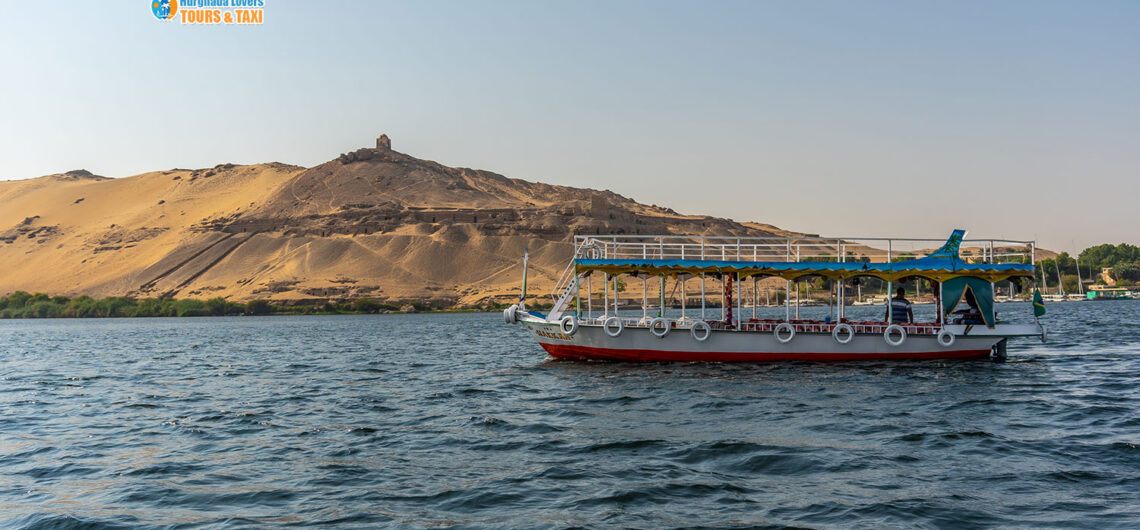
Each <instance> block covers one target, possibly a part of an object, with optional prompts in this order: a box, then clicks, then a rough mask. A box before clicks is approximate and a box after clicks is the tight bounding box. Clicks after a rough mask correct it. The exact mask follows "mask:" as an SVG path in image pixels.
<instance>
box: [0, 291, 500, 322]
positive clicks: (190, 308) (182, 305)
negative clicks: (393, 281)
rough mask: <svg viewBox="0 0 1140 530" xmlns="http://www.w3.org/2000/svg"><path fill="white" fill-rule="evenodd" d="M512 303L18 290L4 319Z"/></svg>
mask: <svg viewBox="0 0 1140 530" xmlns="http://www.w3.org/2000/svg"><path fill="white" fill-rule="evenodd" d="M504 307H506V305H504V304H494V305H488V306H486V307H471V308H463V309H457V308H451V307H444V306H441V305H432V304H430V303H424V302H407V303H400V304H391V303H384V302H378V301H376V300H372V299H368V298H361V299H358V300H352V301H348V302H325V303H321V304H316V305H279V304H273V303H271V302H269V301H266V300H251V301H249V302H246V303H244V304H243V303H236V302H230V301H227V300H225V299H224V298H211V299H208V300H199V299H194V298H182V299H176V298H142V299H135V298H129V297H123V296H115V297H110V298H98V299H96V298H91V297H90V296H79V297H76V298H68V297H66V296H48V295H46V294H43V293H36V294H30V293H26V292H24V291H16V292H14V293H12V294H10V295H8V296H7V297H5V298H0V319H4V318H112V317H201V316H227V315H231V316H232V315H331V314H369V313H373V314H374V313H421V312H456V311H497V310H502V309H503V308H504Z"/></svg>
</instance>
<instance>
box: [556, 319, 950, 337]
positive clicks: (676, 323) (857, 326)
mask: <svg viewBox="0 0 1140 530" xmlns="http://www.w3.org/2000/svg"><path fill="white" fill-rule="evenodd" d="M611 318H614V316H613V315H608V316H596V317H591V318H581V319H579V321H578V322H579V324H580V325H583V326H604V325H605V324H606V322H607V321H609V320H610V319H611ZM617 318H618V319H619V320H621V323H622V328H624V329H629V328H633V329H639V328H644V329H648V328H649V327H650V323H651V322H652V321H653V318H643V317H617ZM666 321H667V322H668V323H669V327H670V329H674V330H688V329H690V328H692V327H693V326H694V325H695V324H696V323H697V322H701V319H692V318H686V319H667V320H666ZM704 322H705V323H707V324H709V327H710V328H711V329H714V330H727V331H740V332H754V333H774V332H775V331H776V327H777V326H779V325H781V324H784V323H785V322H784V321H783V320H776V319H759V320H745V321H743V322H740V323H738V324H736V325H733V326H729V325H728V324H725V323H724V322H723V321H720V320H704ZM842 323H843V324H847V325H849V326H851V329H852V330H853V331H854V332H855V333H859V334H882V333H884V332H886V330H887V327H889V326H891V324H889V323H887V322H874V321H872V322H855V321H847V322H842ZM787 324H789V325H791V326H792V328H793V329H794V330H795V331H796V333H831V332H832V331H834V330H835V327H836V326H838V325H839V324H840V322H824V321H820V320H792V321H789V322H787ZM897 325H898V326H900V327H902V328H903V330H905V331H906V333H907V334H908V335H937V334H938V332H939V331H940V330H941V329H942V326H941V325H940V324H938V323H936V322H911V323H903V324H897Z"/></svg>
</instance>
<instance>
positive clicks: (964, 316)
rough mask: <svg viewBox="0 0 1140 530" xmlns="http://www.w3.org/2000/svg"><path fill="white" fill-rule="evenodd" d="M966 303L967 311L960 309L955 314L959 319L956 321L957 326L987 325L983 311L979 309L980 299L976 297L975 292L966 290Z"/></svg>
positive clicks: (964, 297)
mask: <svg viewBox="0 0 1140 530" xmlns="http://www.w3.org/2000/svg"><path fill="white" fill-rule="evenodd" d="M962 298H963V299H965V301H966V306H967V307H966V309H959V310H957V311H955V312H954V315H955V316H957V318H955V319H954V323H955V324H985V323H986V322H985V320H983V319H982V310H981V309H980V308H979V307H978V299H977V298H975V297H974V291H972V290H970V289H966V293H965V295H964V296H963V297H962Z"/></svg>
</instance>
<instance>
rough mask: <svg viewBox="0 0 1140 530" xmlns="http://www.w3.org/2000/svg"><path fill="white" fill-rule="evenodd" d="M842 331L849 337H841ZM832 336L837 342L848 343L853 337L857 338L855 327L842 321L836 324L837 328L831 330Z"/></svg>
mask: <svg viewBox="0 0 1140 530" xmlns="http://www.w3.org/2000/svg"><path fill="white" fill-rule="evenodd" d="M840 333H844V334H846V335H847V337H846V338H843V339H841V338H839V334H840ZM831 338H833V339H835V342H838V343H840V344H847V343H848V342H851V339H854V338H855V329H854V328H852V327H851V326H849V325H847V324H842V323H841V324H839V325H838V326H835V329H833V330H831Z"/></svg>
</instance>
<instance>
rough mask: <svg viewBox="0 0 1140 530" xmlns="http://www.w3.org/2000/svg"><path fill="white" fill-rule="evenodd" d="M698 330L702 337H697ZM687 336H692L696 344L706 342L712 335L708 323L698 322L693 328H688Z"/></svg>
mask: <svg viewBox="0 0 1140 530" xmlns="http://www.w3.org/2000/svg"><path fill="white" fill-rule="evenodd" d="M698 329H700V330H702V332H703V334H702V335H698V331H697V330H698ZM689 334H690V335H692V336H693V339H694V340H696V341H697V342H704V341H706V340H708V338H709V335H711V334H712V328H711V327H709V323H708V322H705V321H704V320H698V321H697V323H696V324H693V327H691V328H689Z"/></svg>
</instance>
